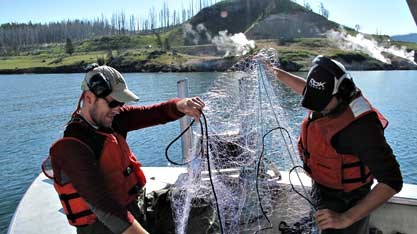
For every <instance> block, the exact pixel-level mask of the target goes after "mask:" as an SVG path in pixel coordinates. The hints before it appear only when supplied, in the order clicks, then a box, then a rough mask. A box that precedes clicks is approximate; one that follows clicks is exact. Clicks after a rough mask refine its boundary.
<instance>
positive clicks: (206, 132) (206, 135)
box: [200, 111, 224, 234]
mask: <svg viewBox="0 0 417 234" xmlns="http://www.w3.org/2000/svg"><path fill="white" fill-rule="evenodd" d="M200 113H201V116H203V119H204V128H205V132H204V134H205V137H206V152H205V153H206V157H207V170H208V173H209V179H210V184H211V189H212V191H213V196H214V200H215V202H216V210H217V218H218V219H219V226H220V233H221V234H223V233H224V231H223V224H222V218H221V215H220V208H219V202H218V199H217V193H216V189H215V188H214V182H213V177H212V174H211V166H210V154H209V136H208V127H207V119H206V116H205V115H204V113H203V112H202V111H200ZM200 124H201V119H200Z"/></svg>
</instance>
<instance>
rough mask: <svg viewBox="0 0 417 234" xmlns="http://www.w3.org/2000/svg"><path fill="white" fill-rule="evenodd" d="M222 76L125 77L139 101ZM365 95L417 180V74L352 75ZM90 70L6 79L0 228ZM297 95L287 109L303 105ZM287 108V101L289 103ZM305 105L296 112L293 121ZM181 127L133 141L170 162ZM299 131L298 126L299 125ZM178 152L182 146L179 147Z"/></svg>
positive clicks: (199, 87)
mask: <svg viewBox="0 0 417 234" xmlns="http://www.w3.org/2000/svg"><path fill="white" fill-rule="evenodd" d="M219 75H220V73H181V74H163V73H160V74H143V73H140V74H139V73H131V74H125V76H126V79H127V80H128V84H129V88H130V89H131V90H133V91H134V92H135V93H137V94H138V95H139V97H140V104H144V105H146V104H151V103H155V102H160V101H164V100H166V99H169V98H172V97H175V96H176V82H177V81H178V80H180V79H183V78H185V77H187V78H188V80H189V90H190V95H204V93H205V92H207V90H208V89H209V87H210V85H211V83H212V82H213V80H214V79H215V78H216V77H218V76H219ZM352 75H353V76H354V80H355V82H356V83H357V84H358V86H360V87H361V89H362V91H363V92H364V94H365V95H366V96H367V97H368V99H370V101H371V102H372V103H373V104H374V106H376V107H377V108H378V109H379V110H380V111H381V112H382V113H383V114H384V115H385V116H386V117H387V118H388V119H389V120H390V126H389V127H388V129H387V130H386V137H387V139H388V142H389V143H390V144H391V146H392V148H393V149H394V152H395V154H396V156H397V158H398V160H399V162H400V164H401V169H402V172H403V175H404V177H405V182H407V183H415V184H417V176H416V175H417V166H416V165H415V163H414V160H413V159H414V158H415V156H416V155H417V146H416V143H417V119H416V118H417V102H416V100H417V92H416V90H417V71H390V72H353V73H352ZM82 77H83V74H48V75H1V76H0V100H2V101H1V102H0V110H1V112H2V117H1V120H0V130H1V133H2V134H1V135H2V140H1V141H0V149H1V151H0V191H1V193H0V233H6V230H7V227H8V223H9V222H10V219H11V217H12V215H13V212H14V210H15V208H16V206H17V204H18V202H19V200H20V199H21V197H22V196H23V194H24V192H25V190H26V189H27V188H28V186H29V185H30V183H31V181H32V180H33V179H34V178H35V177H36V176H37V175H38V174H39V173H40V164H41V162H42V160H43V159H44V158H45V156H46V155H47V153H48V149H49V146H50V144H51V143H52V142H53V141H55V140H56V139H58V138H59V137H60V136H61V135H62V130H63V128H64V124H65V123H66V121H67V120H68V118H69V116H70V114H71V113H72V111H73V110H74V108H75V106H76V104H77V101H78V97H79V94H80V84H81V80H82ZM298 100H299V98H298V97H296V96H291V97H290V98H289V100H288V107H291V106H294V105H296V104H297V103H298ZM285 107H287V105H286V106H284V108H285ZM302 112H303V110H301V109H300V108H297V109H296V111H289V113H292V114H293V115H294V118H293V119H292V120H291V121H293V122H294V123H293V124H294V125H297V124H298V123H299V121H300V118H301V116H302V115H303V114H302ZM178 126H179V124H178V123H177V122H174V123H169V124H166V125H164V126H158V127H154V128H150V129H144V130H141V131H137V132H133V133H130V135H129V137H128V142H129V144H130V146H131V147H132V149H133V151H134V153H135V154H136V156H138V158H140V161H141V162H142V164H143V165H144V166H167V165H168V163H167V161H166V160H165V157H164V150H165V146H166V145H167V144H168V143H169V142H170V141H171V140H172V139H173V138H174V137H176V136H177V135H178V133H179V129H178ZM295 128H296V127H295ZM172 152H175V149H173V150H172Z"/></svg>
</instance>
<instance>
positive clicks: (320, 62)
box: [301, 55, 346, 111]
mask: <svg viewBox="0 0 417 234" xmlns="http://www.w3.org/2000/svg"><path fill="white" fill-rule="evenodd" d="M345 77H346V69H345V67H344V66H343V65H342V64H341V63H339V62H337V61H335V60H333V59H329V58H327V57H324V56H322V55H319V56H317V57H316V58H315V59H314V60H313V66H312V67H311V68H310V71H309V72H308V75H307V80H306V86H305V87H304V92H303V98H302V100H301V105H302V106H303V107H305V108H307V109H310V110H313V111H322V110H323V109H324V108H325V107H326V106H327V105H328V104H329V102H330V100H331V99H332V97H333V95H335V94H336V93H337V92H338V89H339V86H340V84H341V82H342V80H343V79H344V78H345Z"/></svg>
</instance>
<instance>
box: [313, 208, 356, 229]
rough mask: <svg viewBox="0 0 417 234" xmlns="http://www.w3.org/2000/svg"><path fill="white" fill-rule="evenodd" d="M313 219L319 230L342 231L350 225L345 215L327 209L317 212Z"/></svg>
mask: <svg viewBox="0 0 417 234" xmlns="http://www.w3.org/2000/svg"><path fill="white" fill-rule="evenodd" d="M315 217H316V222H317V225H318V226H319V228H320V230H325V229H329V228H333V229H343V228H346V227H349V226H350V225H352V223H351V220H350V219H349V217H348V216H347V215H345V213H337V212H334V211H331V210H329V209H322V210H318V211H317V212H316V214H315Z"/></svg>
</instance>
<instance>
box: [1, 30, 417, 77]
mask: <svg viewBox="0 0 417 234" xmlns="http://www.w3.org/2000/svg"><path fill="white" fill-rule="evenodd" d="M141 37H145V38H141ZM166 37H169V34H168V33H167V34H164V35H162V38H164V39H165V38H166ZM106 40H107V39H106ZM115 40H116V39H115ZM157 44H158V43H156V40H155V38H154V36H153V35H152V36H132V39H131V40H129V42H128V45H129V46H130V47H133V48H128V47H129V46H123V47H121V46H116V48H118V49H116V50H114V49H113V50H112V55H113V57H114V58H117V59H119V60H120V61H121V63H122V64H125V65H129V64H130V63H132V62H133V61H139V62H140V61H145V62H147V63H154V64H161V65H170V64H174V65H180V64H184V63H186V62H187V61H190V60H193V61H196V60H198V59H202V60H203V59H207V58H212V57H210V56H207V57H196V56H191V55H186V54H180V53H172V52H168V53H163V54H161V55H157V56H150V54H151V53H152V52H153V51H155V50H159V48H158V47H157ZM172 44H173V45H170V46H171V47H172V48H173V49H175V45H179V44H181V43H172ZM256 44H257V47H258V48H275V49H277V51H278V52H279V54H280V59H281V60H283V61H292V62H295V63H298V64H300V65H302V66H303V68H302V69H306V68H307V67H309V65H310V63H311V58H312V57H314V56H315V55H317V54H324V55H328V56H339V55H351V56H354V55H361V56H364V57H366V55H363V54H361V53H356V52H346V51H342V50H340V49H338V48H336V47H335V46H333V45H332V43H331V42H329V41H328V40H327V39H323V38H298V39H294V40H291V41H282V40H259V41H257V42H256ZM98 45H100V39H96V40H88V41H84V42H81V43H76V45H75V46H76V50H75V51H76V52H75V53H74V54H72V55H68V54H65V53H64V49H63V48H64V44H58V45H54V46H52V47H51V48H47V49H45V50H40V49H39V48H37V49H36V50H35V51H36V52H33V53H25V54H23V55H21V56H8V57H0V70H5V69H16V68H17V69H25V68H34V67H48V68H51V67H60V66H68V65H77V64H89V63H93V62H98V61H99V60H104V61H106V60H107V58H108V56H109V49H108V48H106V47H105V46H103V44H101V46H100V47H98ZM148 45H151V46H152V48H146V47H147V46H148ZM392 45H395V46H397V47H401V46H406V47H407V48H409V49H414V50H417V44H415V43H403V42H392ZM196 49H197V47H196Z"/></svg>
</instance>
